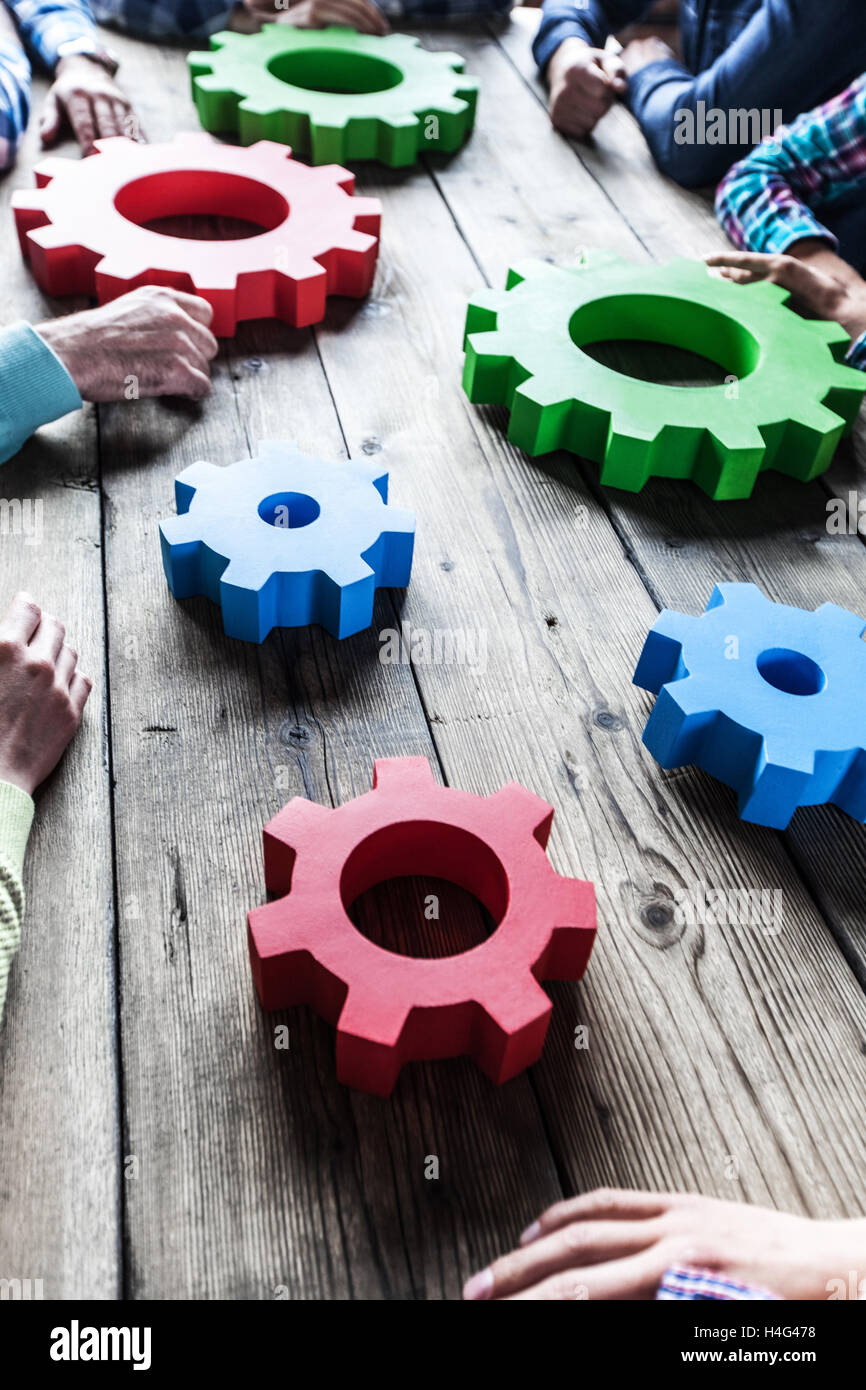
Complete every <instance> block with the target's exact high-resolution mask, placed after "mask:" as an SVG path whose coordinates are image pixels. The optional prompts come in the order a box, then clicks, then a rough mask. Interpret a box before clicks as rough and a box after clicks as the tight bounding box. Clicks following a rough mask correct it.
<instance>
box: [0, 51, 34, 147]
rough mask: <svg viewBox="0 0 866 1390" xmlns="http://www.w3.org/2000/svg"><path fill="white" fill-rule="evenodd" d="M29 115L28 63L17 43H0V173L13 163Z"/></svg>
mask: <svg viewBox="0 0 866 1390" xmlns="http://www.w3.org/2000/svg"><path fill="white" fill-rule="evenodd" d="M29 116H30V64H29V62H28V61H27V55H26V53H25V52H24V49H23V48H22V47H21V46H20V44H17V43H10V42H5V43H0V170H2V169H8V168H10V167H11V165H12V164H13V163H14V162H15V155H16V153H17V151H18V142H19V140H20V139H21V136H22V135H23V134H24V131H25V130H26V129H27V121H28V118H29Z"/></svg>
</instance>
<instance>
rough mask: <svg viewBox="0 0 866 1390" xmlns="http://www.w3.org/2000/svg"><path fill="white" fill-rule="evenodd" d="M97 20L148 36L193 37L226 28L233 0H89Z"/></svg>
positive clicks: (233, 6) (168, 37)
mask: <svg viewBox="0 0 866 1390" xmlns="http://www.w3.org/2000/svg"><path fill="white" fill-rule="evenodd" d="M91 4H92V8H93V12H94V14H95V15H96V18H97V19H98V20H99V22H100V24H114V25H116V27H117V28H118V29H124V30H126V31H127V32H128V33H130V34H140V35H141V36H142V37H143V38H147V39H192V38H196V37H199V38H200V37H202V36H204V35H206V34H215V33H216V32H217V31H218V30H220V29H225V27H226V25H227V24H228V22H229V18H230V16H231V13H232V10H233V9H234V8H235V0H91Z"/></svg>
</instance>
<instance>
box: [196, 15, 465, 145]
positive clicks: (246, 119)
mask: <svg viewBox="0 0 866 1390" xmlns="http://www.w3.org/2000/svg"><path fill="white" fill-rule="evenodd" d="M211 47H212V49H213V50H214V51H213V52H211V53H190V55H189V59H188V61H189V66H190V71H191V74H192V91H193V99H194V101H195V104H196V108H197V110H198V114H199V119H200V121H201V123H202V125H203V126H204V128H205V130H210V131H232V132H237V133H238V134H239V136H240V140H241V144H243V145H250V144H252V143H253V142H254V141H256V140H277V141H280V142H281V143H283V144H286V145H291V146H292V148H293V150H294V152H295V153H296V154H301V155H304V156H305V157H307V158H309V159H311V160H312V162H313V164H343V163H345V162H346V161H347V160H355V159H378V160H381V161H382V163H383V164H389V165H391V167H392V168H398V167H400V166H402V165H406V164H414V162H415V160H416V158H417V156H418V152H419V150H422V149H423V150H444V151H446V152H449V153H450V152H451V151H453V150H456V149H458V148H459V147H460V145H462V144H463V141H464V140H465V139H466V137H467V135H468V134H469V131H470V130H471V129H472V124H473V121H474V119H475V106H476V99H477V96H478V83H477V82H476V80H475V78H473V77H464V76H462V75H461V74H462V71H463V59H462V58H461V57H460V55H459V54H458V53H439V52H435V53H433V52H430V51H429V50H427V49H424V48H422V47H421V46H420V42H419V40H418V39H416V38H413V37H412V36H411V35H409V34H388V35H387V36H385V37H383V38H380V37H378V36H377V35H375V34H356V33H355V31H354V30H353V29H346V28H342V27H339V26H337V25H331V27H330V28H328V29H293V28H291V27H289V26H286V25H284V24H266V25H265V26H264V28H263V29H262V30H261V32H260V33H258V34H248V35H244V34H234V33H231V32H225V33H220V34H214V35H213V36H212V38H211Z"/></svg>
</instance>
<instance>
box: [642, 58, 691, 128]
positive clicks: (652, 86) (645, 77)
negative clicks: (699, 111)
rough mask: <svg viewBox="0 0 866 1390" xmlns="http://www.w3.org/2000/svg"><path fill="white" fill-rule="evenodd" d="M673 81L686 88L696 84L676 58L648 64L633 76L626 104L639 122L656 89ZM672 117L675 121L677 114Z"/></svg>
mask: <svg viewBox="0 0 866 1390" xmlns="http://www.w3.org/2000/svg"><path fill="white" fill-rule="evenodd" d="M671 81H673V82H679V83H681V84H683V85H684V86H687V85H688V84H689V83H690V82H694V77H693V75H692V74H691V73H690V72H689V70H688V68H684V67H683V65H682V63H680V62H679V61H678V60H677V59H676V58H658V59H656V61H655V62H654V63H647V65H646V67H645V68H638V70H637V72H633V73H632V74H631V76H630V77H629V79H628V85H627V89H626V102H627V104H628V106H629V109H630V110H631V111H632V112H633V114H634V115H635V116H636V117H637V119H638V120H639V119H640V112H641V110H642V109H643V107H644V106H646V103H647V101H648V100H649V98H650V97H651V96H652V94H653V92H654V91H655V90H656V88H657V87H661V86H663V85H664V83H666V82H671ZM685 109H686V110H688V109H689V108H688V107H686V108H685ZM671 117H672V120H674V121H675V120H676V112H672V113H671Z"/></svg>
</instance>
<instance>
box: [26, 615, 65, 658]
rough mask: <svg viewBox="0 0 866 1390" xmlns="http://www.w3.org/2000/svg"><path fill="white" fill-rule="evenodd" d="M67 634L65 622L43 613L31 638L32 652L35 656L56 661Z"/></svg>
mask: <svg viewBox="0 0 866 1390" xmlns="http://www.w3.org/2000/svg"><path fill="white" fill-rule="evenodd" d="M65 636H66V628H65V627H64V626H63V624H62V623H61V622H59V621H58V619H57V618H52V617H50V616H49V615H48V614H47V613H43V614H42V621H41V622H40V624H39V626H38V628H37V629H36V632H35V633H34V635H33V637H32V638H31V640H30V652H31V654H32V655H33V656H34V657H40V658H42V659H43V660H47V661H51V662H56V660H57V658H58V657H59V655H60V652H61V649H62V647H63V639H64V637H65Z"/></svg>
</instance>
